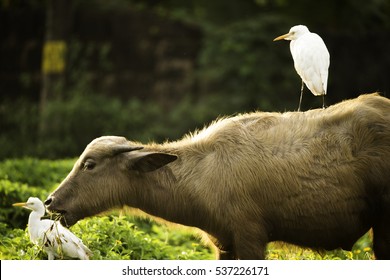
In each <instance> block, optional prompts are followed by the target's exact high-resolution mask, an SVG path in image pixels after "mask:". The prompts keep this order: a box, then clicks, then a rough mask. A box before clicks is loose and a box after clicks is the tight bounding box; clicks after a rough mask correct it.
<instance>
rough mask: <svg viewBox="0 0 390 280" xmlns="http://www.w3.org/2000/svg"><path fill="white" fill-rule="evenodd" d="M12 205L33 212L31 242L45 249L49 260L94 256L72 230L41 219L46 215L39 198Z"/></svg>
mask: <svg viewBox="0 0 390 280" xmlns="http://www.w3.org/2000/svg"><path fill="white" fill-rule="evenodd" d="M12 205H13V206H21V207H24V208H27V209H30V210H32V212H31V214H30V216H29V218H28V225H27V227H28V232H29V235H30V240H31V242H33V243H34V244H36V245H38V246H40V247H43V249H44V250H45V251H46V253H47V255H48V258H49V260H54V257H63V256H68V257H71V258H78V259H81V260H88V259H89V255H91V254H92V252H91V250H89V249H88V248H87V247H86V246H85V245H84V244H83V242H82V241H81V240H80V239H79V238H78V237H77V236H75V235H74V234H73V233H72V232H71V231H70V230H68V229H67V228H65V227H63V226H62V225H61V224H60V223H59V222H58V221H53V220H48V219H41V218H42V217H43V215H45V206H44V205H43V202H42V201H41V200H40V199H39V198H36V197H30V198H29V199H28V200H27V202H20V203H14V204H12Z"/></svg>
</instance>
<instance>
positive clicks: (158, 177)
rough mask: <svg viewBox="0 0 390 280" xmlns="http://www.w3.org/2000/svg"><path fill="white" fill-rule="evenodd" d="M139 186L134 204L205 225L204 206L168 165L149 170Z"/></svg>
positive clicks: (183, 221) (185, 222)
mask: <svg viewBox="0 0 390 280" xmlns="http://www.w3.org/2000/svg"><path fill="white" fill-rule="evenodd" d="M142 182H143V183H142V186H138V187H137V189H138V191H137V201H136V202H135V203H134V204H135V205H134V206H135V207H137V208H139V209H141V210H142V211H144V212H146V213H148V214H150V215H153V216H156V217H160V218H163V219H164V220H167V221H170V222H174V223H179V224H183V225H187V226H193V227H198V228H202V229H205V228H207V226H206V225H205V224H204V223H205V220H206V219H205V215H206V214H205V212H206V210H205V207H204V206H203V205H201V203H200V202H199V200H198V199H197V198H196V196H194V194H193V192H191V190H190V188H189V186H187V185H185V184H184V183H183V182H181V181H180V180H178V179H177V178H176V176H175V175H174V174H173V173H172V171H171V169H169V168H161V169H160V170H158V171H155V172H150V173H147V174H146V175H145V177H144V178H143V180H142Z"/></svg>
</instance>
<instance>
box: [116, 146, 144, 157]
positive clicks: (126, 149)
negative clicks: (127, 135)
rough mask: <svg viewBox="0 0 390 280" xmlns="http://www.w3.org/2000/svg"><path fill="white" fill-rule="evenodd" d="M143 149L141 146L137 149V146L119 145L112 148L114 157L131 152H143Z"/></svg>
mask: <svg viewBox="0 0 390 280" xmlns="http://www.w3.org/2000/svg"><path fill="white" fill-rule="evenodd" d="M143 148H144V147H140V146H138V147H137V146H129V145H118V146H115V147H113V148H112V155H113V156H115V155H118V154H121V153H128V152H131V151H136V150H141V149H143Z"/></svg>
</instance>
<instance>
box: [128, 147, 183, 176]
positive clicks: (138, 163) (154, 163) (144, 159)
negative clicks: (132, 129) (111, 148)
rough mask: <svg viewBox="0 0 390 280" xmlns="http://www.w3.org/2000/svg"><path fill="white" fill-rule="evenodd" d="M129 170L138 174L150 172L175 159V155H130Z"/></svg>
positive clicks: (149, 153) (154, 153)
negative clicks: (138, 172)
mask: <svg viewBox="0 0 390 280" xmlns="http://www.w3.org/2000/svg"><path fill="white" fill-rule="evenodd" d="M129 155H130V159H129V168H130V169H131V170H137V171H140V172H150V171H154V170H156V169H159V168H161V167H163V166H164V165H167V164H168V163H170V162H172V161H175V160H176V159H177V156H176V155H172V154H166V153H158V152H138V153H130V154H129Z"/></svg>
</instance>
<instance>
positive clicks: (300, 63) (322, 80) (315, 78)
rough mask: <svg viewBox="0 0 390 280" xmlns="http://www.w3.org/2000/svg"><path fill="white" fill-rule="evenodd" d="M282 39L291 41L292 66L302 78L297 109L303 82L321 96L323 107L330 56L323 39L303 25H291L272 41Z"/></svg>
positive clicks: (323, 105)
mask: <svg viewBox="0 0 390 280" xmlns="http://www.w3.org/2000/svg"><path fill="white" fill-rule="evenodd" d="M282 39H284V40H289V41H291V42H290V51H291V54H292V57H293V60H294V67H295V70H296V71H297V72H298V75H299V76H300V77H301V79H302V87H301V97H300V99H299V107H298V111H300V109H301V102H302V93H303V88H304V85H305V84H306V86H307V87H308V88H309V90H310V91H311V92H312V93H313V94H314V95H316V96H322V108H325V95H326V88H327V84H328V68H329V64H330V56H329V52H328V49H327V48H326V46H325V43H324V41H323V40H322V38H321V37H320V36H318V35H317V34H316V33H312V32H310V31H309V29H308V28H307V27H306V26H304V25H296V26H294V27H291V29H290V31H289V32H288V33H287V34H285V35H282V36H279V37H276V38H275V39H274V41H278V40H282Z"/></svg>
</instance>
